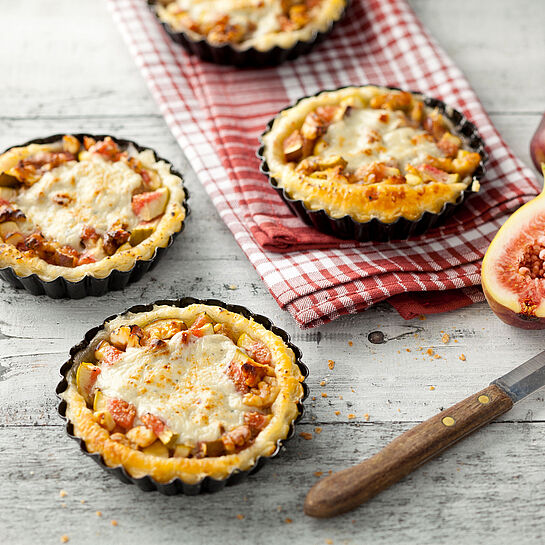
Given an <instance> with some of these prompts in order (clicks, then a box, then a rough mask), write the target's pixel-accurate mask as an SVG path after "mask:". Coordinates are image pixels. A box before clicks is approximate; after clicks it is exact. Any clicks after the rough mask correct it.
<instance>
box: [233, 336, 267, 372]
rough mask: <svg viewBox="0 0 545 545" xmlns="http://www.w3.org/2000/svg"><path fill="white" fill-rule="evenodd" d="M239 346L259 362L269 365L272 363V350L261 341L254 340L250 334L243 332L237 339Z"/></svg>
mask: <svg viewBox="0 0 545 545" xmlns="http://www.w3.org/2000/svg"><path fill="white" fill-rule="evenodd" d="M237 346H239V347H240V348H243V349H244V351H245V352H246V354H248V356H250V358H252V359H253V360H254V361H256V362H257V363H261V364H262V365H269V364H270V363H271V352H270V350H269V349H268V348H267V346H266V345H265V344H263V343H262V342H261V341H254V340H253V339H252V338H251V337H250V335H248V334H247V333H243V334H242V335H241V336H240V337H239V338H238V341H237Z"/></svg>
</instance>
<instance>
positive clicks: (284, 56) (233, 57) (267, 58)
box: [147, 0, 351, 68]
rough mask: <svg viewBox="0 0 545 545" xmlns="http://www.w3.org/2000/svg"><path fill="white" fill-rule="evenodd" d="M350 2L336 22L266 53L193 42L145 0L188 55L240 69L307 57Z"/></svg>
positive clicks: (202, 40)
mask: <svg viewBox="0 0 545 545" xmlns="http://www.w3.org/2000/svg"><path fill="white" fill-rule="evenodd" d="M350 1H351V0H346V3H345V6H344V9H343V11H342V12H341V15H340V16H339V18H338V19H335V20H334V21H331V24H330V25H329V27H328V28H327V30H324V31H316V32H314V33H313V34H312V36H311V37H310V39H308V40H305V41H297V42H296V43H295V44H294V45H292V46H291V47H289V48H283V47H280V46H278V45H277V46H274V47H273V48H271V49H268V50H266V51H260V50H258V49H256V48H255V47H249V48H247V49H237V48H235V47H233V46H232V45H230V44H223V45H213V44H211V43H209V42H208V41H207V40H206V39H205V38H202V39H200V40H195V39H193V38H192V37H191V36H189V34H187V33H185V32H182V31H177V30H174V29H173V28H172V27H171V26H170V25H169V24H168V23H167V22H165V21H162V20H161V19H160V18H159V16H158V15H157V11H156V9H155V6H156V4H157V3H158V2H157V0H147V2H148V6H149V8H150V9H151V11H152V13H153V14H154V15H155V16H156V17H157V20H158V21H159V22H160V23H161V25H162V27H163V28H164V29H165V32H166V33H167V34H168V35H169V36H170V38H171V39H172V40H173V41H174V42H176V43H178V44H180V45H181V46H182V47H183V48H184V49H185V50H186V51H187V52H188V53H191V54H192V55H195V56H197V57H199V58H200V59H202V60H203V61H206V62H212V63H214V64H223V65H233V66H238V67H240V68H243V67H244V68H260V67H263V66H276V65H279V64H281V63H283V62H284V61H291V60H293V59H296V58H297V57H299V56H301V55H305V54H307V53H308V52H309V51H310V50H311V49H312V48H313V47H314V46H315V45H317V44H319V43H320V42H322V41H323V40H324V39H325V38H326V37H327V36H328V35H329V34H330V33H331V32H332V31H333V29H334V28H335V26H336V24H337V23H338V22H339V21H340V20H341V19H343V17H344V15H345V14H346V11H347V9H348V6H349V4H350Z"/></svg>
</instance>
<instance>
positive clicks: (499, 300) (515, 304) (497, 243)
mask: <svg viewBox="0 0 545 545" xmlns="http://www.w3.org/2000/svg"><path fill="white" fill-rule="evenodd" d="M543 166H544V167H545V165H543ZM481 279H482V285H483V290H484V294H485V296H486V299H487V301H488V304H489V305H490V307H491V308H492V310H493V311H494V312H495V313H496V315H497V316H498V317H499V318H500V319H501V320H503V321H504V322H505V323H507V324H509V325H513V326H516V327H520V328H522V329H545V191H543V192H542V193H541V195H539V196H538V197H536V198H535V199H533V200H531V201H530V202H528V203H526V204H525V205H524V206H522V207H520V208H519V209H518V210H517V211H516V212H515V213H514V214H513V215H512V216H511V217H510V218H509V219H508V220H507V221H506V222H505V223H504V224H503V226H502V228H501V229H500V230H499V231H498V233H497V234H496V236H495V237H494V240H492V243H491V244H490V247H489V248H488V250H487V252H486V254H485V256H484V260H483V266H482V271H481Z"/></svg>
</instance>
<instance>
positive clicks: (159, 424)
mask: <svg viewBox="0 0 545 545" xmlns="http://www.w3.org/2000/svg"><path fill="white" fill-rule="evenodd" d="M140 420H141V421H142V423H143V424H144V426H146V428H148V429H150V430H151V431H153V433H154V434H155V435H156V436H157V437H158V438H159V439H160V441H161V443H163V445H170V444H172V443H174V442H175V440H176V438H177V437H176V435H175V433H174V432H173V431H172V430H171V429H170V428H169V427H168V426H167V425H166V424H165V423H164V422H163V420H161V419H160V418H159V417H158V416H155V415H153V414H151V413H146V414H143V415H142V416H141V417H140Z"/></svg>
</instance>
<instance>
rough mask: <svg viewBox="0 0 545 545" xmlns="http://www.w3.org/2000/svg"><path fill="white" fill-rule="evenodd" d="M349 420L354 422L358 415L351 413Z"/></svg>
mask: <svg viewBox="0 0 545 545" xmlns="http://www.w3.org/2000/svg"><path fill="white" fill-rule="evenodd" d="M347 418H348V420H352V419H354V418H356V415H355V414H354V413H350V414H349V415H348V417H347Z"/></svg>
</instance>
